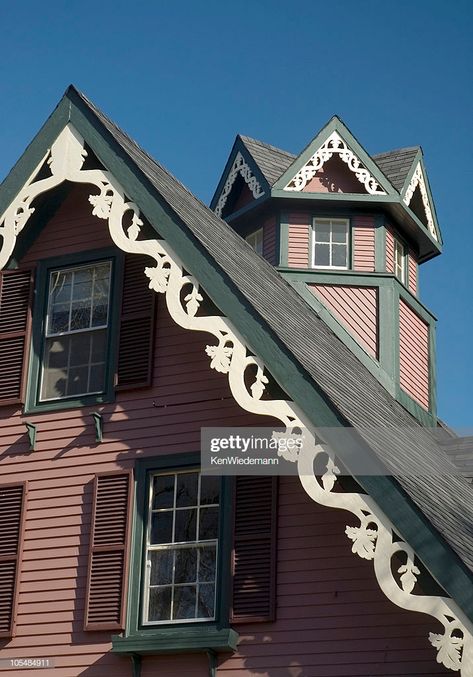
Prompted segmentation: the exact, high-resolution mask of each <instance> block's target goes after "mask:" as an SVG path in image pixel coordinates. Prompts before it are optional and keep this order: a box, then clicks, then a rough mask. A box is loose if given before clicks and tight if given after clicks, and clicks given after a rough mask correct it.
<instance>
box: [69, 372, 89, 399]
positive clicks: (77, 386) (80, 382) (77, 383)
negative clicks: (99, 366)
mask: <svg viewBox="0 0 473 677" xmlns="http://www.w3.org/2000/svg"><path fill="white" fill-rule="evenodd" d="M88 376H89V368H88V367H71V369H69V378H68V381H67V390H66V392H67V395H83V394H84V393H86V392H87V391H88V390H87V381H88Z"/></svg>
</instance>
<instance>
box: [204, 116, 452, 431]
mask: <svg viewBox="0 0 473 677" xmlns="http://www.w3.org/2000/svg"><path fill="white" fill-rule="evenodd" d="M211 208H212V209H214V211H215V212H216V213H217V214H218V215H220V216H221V217H222V218H224V219H225V220H226V221H227V222H228V223H229V224H230V225H232V227H233V228H234V229H235V230H236V231H237V232H238V233H239V234H240V235H242V236H243V237H244V238H245V239H246V240H247V241H248V243H249V244H250V245H251V246H252V247H253V248H254V249H255V250H256V251H257V252H258V253H259V254H261V256H263V257H264V258H266V259H267V260H268V261H269V263H271V264H272V265H274V266H275V267H276V268H277V269H278V270H279V272H280V273H281V275H283V276H284V277H285V278H286V279H287V280H288V282H290V283H291V284H292V285H293V286H294V287H295V288H296V289H297V290H298V291H299V293H300V294H301V295H302V296H303V297H304V298H305V300H306V301H307V303H308V304H309V305H310V306H311V307H312V308H313V309H314V310H315V311H316V312H317V313H318V314H319V315H320V316H321V317H323V319H324V320H325V321H326V322H327V324H328V325H329V326H330V327H331V328H332V329H333V331H334V332H335V333H336V334H337V335H338V337H339V338H340V339H341V340H342V341H343V342H344V343H345V344H346V345H347V346H348V347H349V348H350V349H351V350H352V351H353V352H354V353H355V354H356V355H357V357H358V358H359V359H360V360H361V361H362V362H363V363H364V364H365V365H366V366H367V367H368V368H369V369H370V371H371V372H372V373H373V374H374V375H375V376H376V377H377V378H378V379H379V381H380V382H381V383H382V384H383V385H384V386H385V387H386V389H387V390H389V392H391V394H393V395H394V396H396V397H397V399H398V400H399V401H400V402H401V403H402V404H404V406H405V407H406V408H408V409H409V411H411V413H413V414H414V415H415V416H417V417H418V418H419V419H420V420H422V421H423V422H425V423H427V424H431V423H432V422H433V421H434V419H435V415H436V414H435V412H436V407H435V364H434V360H435V358H434V342H435V337H434V334H435V318H434V316H433V315H432V313H431V312H430V311H429V310H428V309H427V308H426V307H425V306H424V305H423V304H422V303H421V301H420V300H419V273H418V270H419V264H421V263H424V262H425V261H428V260H429V259H431V258H433V257H434V256H437V255H438V254H440V253H441V248H442V239H441V234H440V229H439V226H438V223H437V218H436V214H435V208H434V204H433V199H432V195H431V191H430V187H429V184H428V179H427V173H426V170H425V166H424V160H423V153H422V150H421V148H420V147H419V146H415V147H409V148H402V149H400V150H395V151H389V152H385V153H380V154H378V155H373V156H370V155H369V154H368V153H367V151H366V150H365V149H364V148H363V147H362V146H361V145H360V144H359V142H358V141H357V140H356V139H355V137H354V136H353V135H352V134H351V132H350V131H349V130H348V128H347V127H346V125H345V124H344V123H343V122H342V121H341V120H340V119H339V118H337V117H333V118H332V119H331V120H330V121H329V122H328V124H327V125H326V126H325V127H324V128H323V129H322V130H321V131H320V132H319V133H318V134H317V136H316V137H315V138H314V139H313V140H312V141H311V142H310V143H309V145H308V146H307V147H306V148H305V149H304V150H303V151H302V152H301V153H300V154H299V155H294V154H292V153H288V152H286V151H283V150H281V149H278V148H276V147H274V146H270V145H268V144H265V143H262V142H260V141H257V140H255V139H251V138H249V137H246V136H237V138H236V140H235V143H234V145H233V148H232V151H231V153H230V156H229V159H228V162H227V164H226V166H225V169H224V172H223V174H222V178H221V180H220V182H219V184H218V186H217V190H216V192H215V195H214V197H213V199H212V202H211Z"/></svg>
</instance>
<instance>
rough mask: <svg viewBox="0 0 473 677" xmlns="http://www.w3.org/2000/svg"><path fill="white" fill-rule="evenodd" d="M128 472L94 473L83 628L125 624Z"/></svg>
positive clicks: (129, 497) (128, 499) (115, 628)
mask: <svg viewBox="0 0 473 677" xmlns="http://www.w3.org/2000/svg"><path fill="white" fill-rule="evenodd" d="M130 511H131V473H129V472H118V473H102V474H100V475H97V476H96V477H95V481H94V503H93V513H92V520H93V521H92V530H91V541H90V551H89V573H88V581H87V598H86V609H85V629H86V630H119V629H121V628H123V627H124V615H125V594H126V591H125V583H126V575H127V549H128V532H129V524H130V517H131V516H130Z"/></svg>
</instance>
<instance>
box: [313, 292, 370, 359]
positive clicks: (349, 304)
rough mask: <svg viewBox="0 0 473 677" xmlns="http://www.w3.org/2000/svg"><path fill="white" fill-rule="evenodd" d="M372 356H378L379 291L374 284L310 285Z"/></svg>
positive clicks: (315, 294)
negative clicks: (370, 285)
mask: <svg viewBox="0 0 473 677" xmlns="http://www.w3.org/2000/svg"><path fill="white" fill-rule="evenodd" d="M308 287H309V289H310V291H311V292H312V293H313V294H314V296H316V297H317V298H318V299H319V300H320V301H322V302H323V303H324V305H325V306H326V307H327V308H328V309H329V310H331V311H332V313H333V314H334V315H335V317H336V318H337V319H338V320H339V321H340V322H341V324H342V325H343V326H344V327H345V329H347V330H348V332H349V333H350V334H351V335H352V336H353V337H354V338H355V339H356V340H357V341H358V343H359V344H360V345H361V347H362V348H364V350H366V352H367V353H368V354H369V355H371V356H372V357H374V358H376V359H377V357H378V292H377V289H375V288H374V287H344V286H343V287H342V286H339V285H322V284H310V285H308Z"/></svg>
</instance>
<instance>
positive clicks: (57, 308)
mask: <svg viewBox="0 0 473 677" xmlns="http://www.w3.org/2000/svg"><path fill="white" fill-rule="evenodd" d="M110 276H111V262H110V261H102V262H99V263H95V264H92V265H87V266H80V267H77V268H63V269H60V270H52V271H50V273H49V288H48V307H47V317H46V322H45V338H44V350H43V361H42V362H43V369H42V379H41V394H40V401H42V402H45V401H47V400H57V399H61V398H63V397H71V396H76V397H77V396H82V395H89V394H92V393H101V392H103V391H104V390H105V371H106V370H105V367H106V356H107V333H108V324H109V312H108V311H109V295H110Z"/></svg>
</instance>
